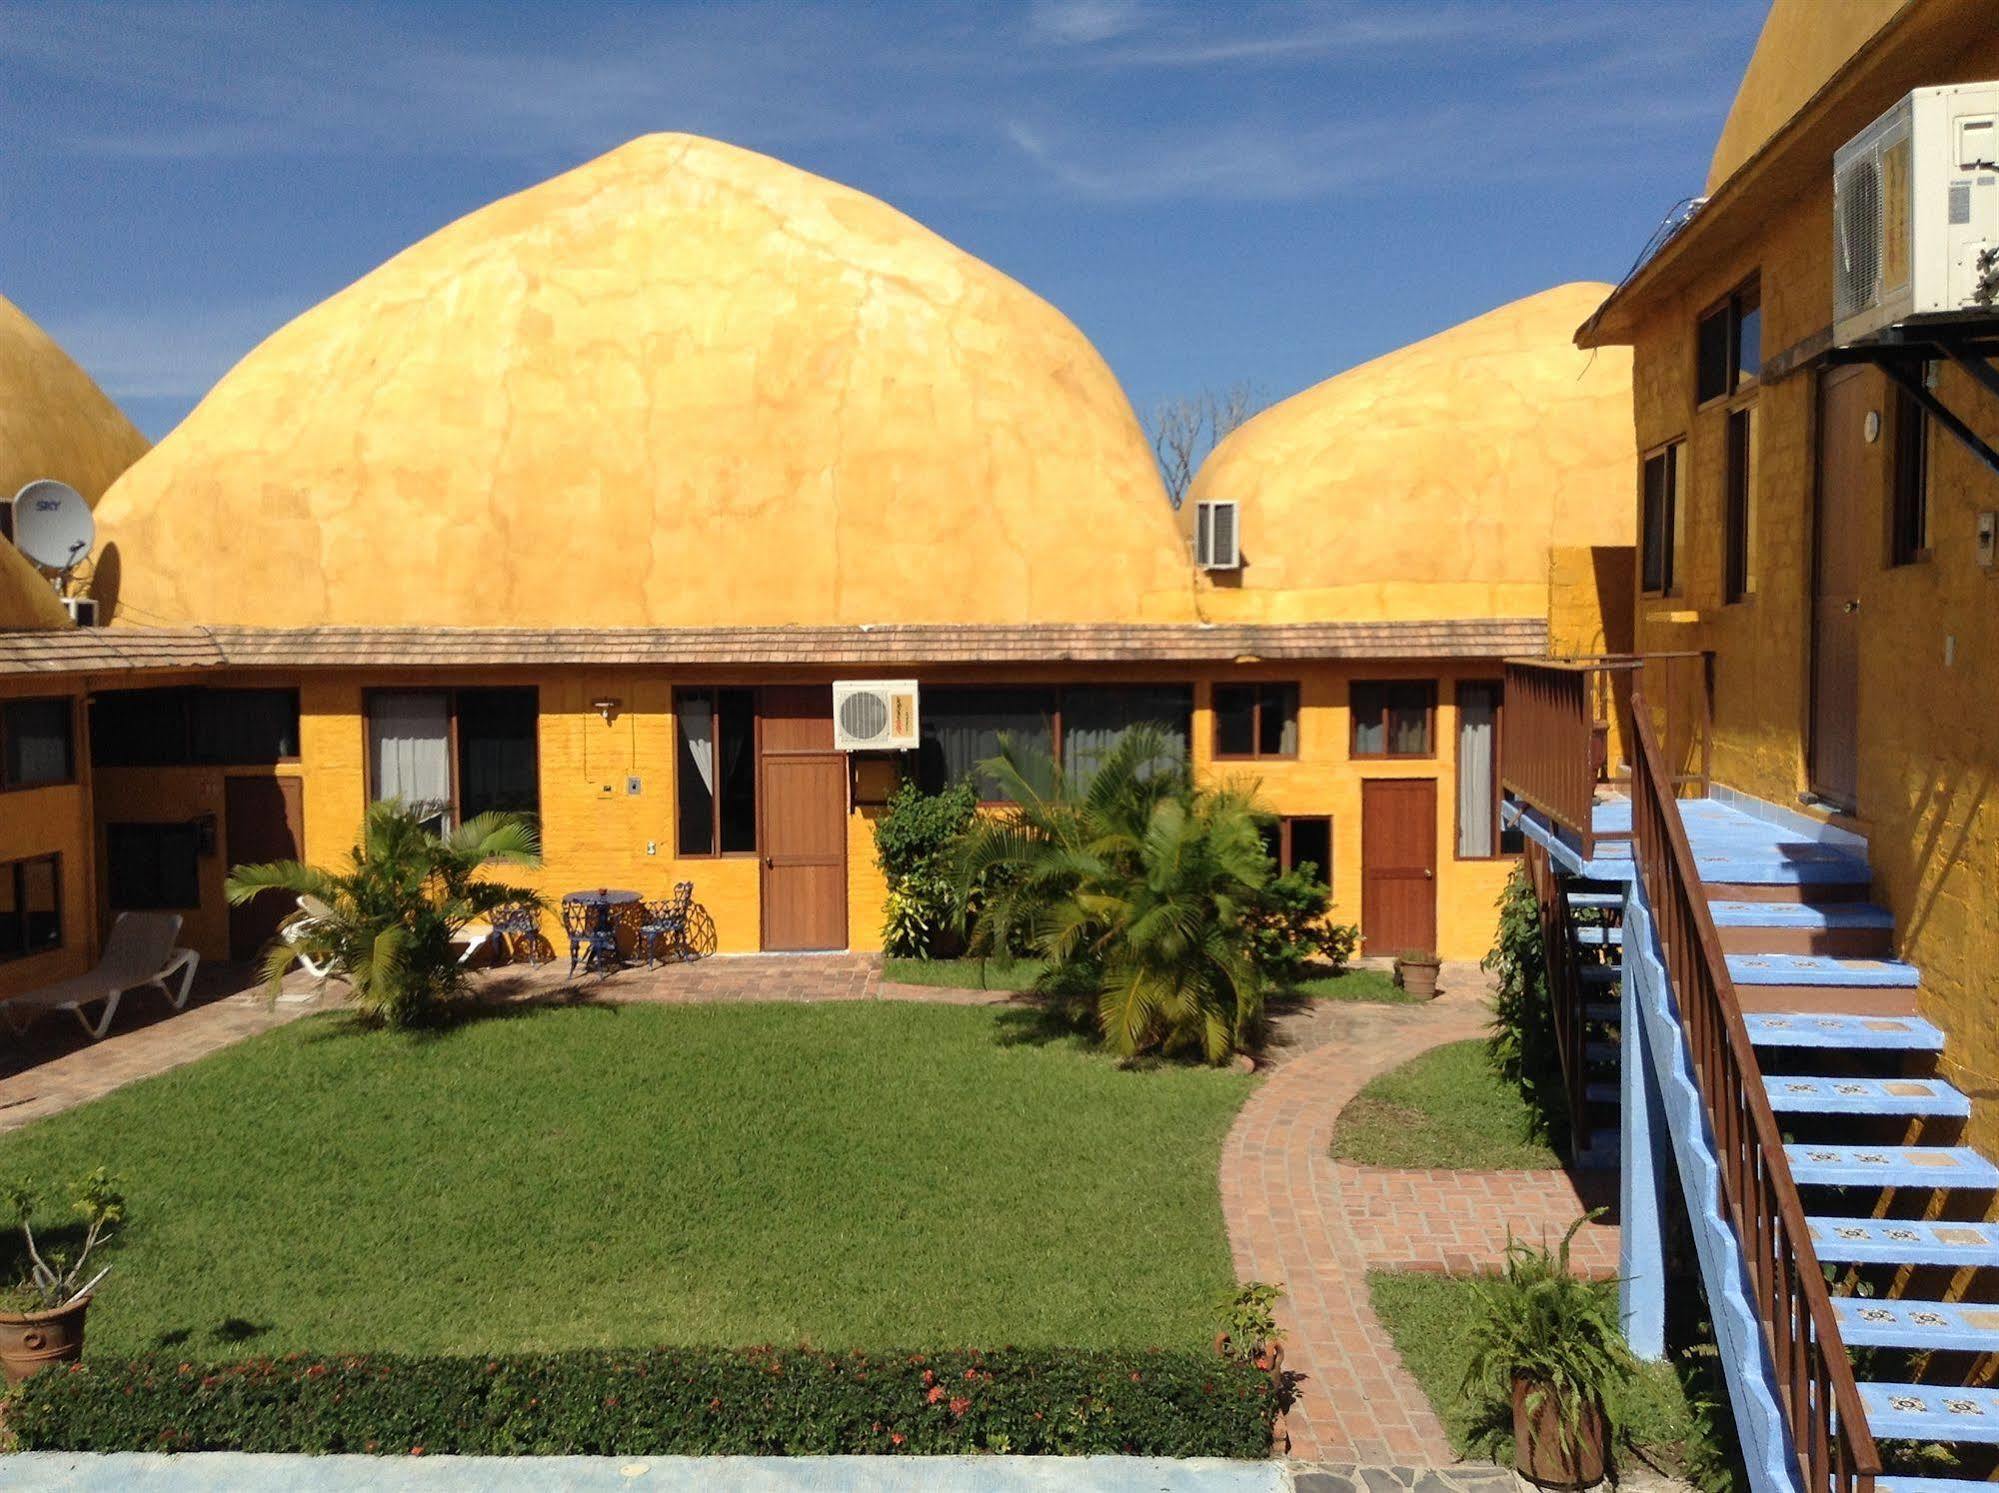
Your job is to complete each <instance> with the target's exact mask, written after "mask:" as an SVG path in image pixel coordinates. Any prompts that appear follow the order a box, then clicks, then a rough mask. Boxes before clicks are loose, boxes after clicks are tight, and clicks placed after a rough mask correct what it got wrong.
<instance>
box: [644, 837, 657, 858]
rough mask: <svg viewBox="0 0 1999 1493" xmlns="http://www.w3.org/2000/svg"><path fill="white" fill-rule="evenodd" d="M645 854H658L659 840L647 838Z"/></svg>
mask: <svg viewBox="0 0 1999 1493" xmlns="http://www.w3.org/2000/svg"><path fill="white" fill-rule="evenodd" d="M646 854H647V855H658V854H659V841H657V840H648V841H646Z"/></svg>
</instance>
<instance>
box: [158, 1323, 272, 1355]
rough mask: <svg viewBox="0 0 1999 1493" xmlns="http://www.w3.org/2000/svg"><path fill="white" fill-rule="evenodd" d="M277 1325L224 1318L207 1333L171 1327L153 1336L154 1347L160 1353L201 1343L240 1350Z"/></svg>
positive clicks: (188, 1328) (190, 1328)
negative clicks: (168, 1349)
mask: <svg viewBox="0 0 1999 1493" xmlns="http://www.w3.org/2000/svg"><path fill="white" fill-rule="evenodd" d="M276 1325H277V1324H276V1323H275V1322H252V1321H251V1320H250V1319H249V1318H248V1317H224V1318H223V1319H222V1320H221V1321H220V1322H217V1323H216V1324H215V1325H214V1326H213V1327H211V1328H209V1329H208V1331H206V1332H196V1331H195V1329H194V1328H192V1327H169V1328H168V1329H167V1330H166V1331H164V1332H159V1333H155V1334H154V1335H153V1343H152V1346H153V1348H154V1350H155V1351H158V1350H161V1349H166V1348H185V1347H186V1346H187V1345H188V1344H190V1343H195V1342H200V1343H212V1344H216V1345H218V1346H221V1347H225V1348H238V1347H241V1346H242V1345H243V1344H244V1343H254V1342H255V1341H256V1340H257V1339H258V1338H260V1337H262V1336H264V1334H265V1333H267V1332H269V1331H271V1329H272V1328H273V1327H275V1326H276Z"/></svg>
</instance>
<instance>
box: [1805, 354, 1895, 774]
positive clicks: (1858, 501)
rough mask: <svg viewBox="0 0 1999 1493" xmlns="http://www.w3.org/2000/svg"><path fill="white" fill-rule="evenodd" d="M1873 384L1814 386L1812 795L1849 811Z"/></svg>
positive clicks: (1837, 376) (1855, 765)
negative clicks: (1815, 497) (1816, 401)
mask: <svg viewBox="0 0 1999 1493" xmlns="http://www.w3.org/2000/svg"><path fill="white" fill-rule="evenodd" d="M1879 405H1880V399H1879V383H1878V381H1877V380H1876V379H1875V378H1874V377H1872V376H1871V375H1869V373H1868V372H1867V370H1866V369H1864V368H1841V369H1837V370H1835V371H1833V372H1831V373H1828V374H1827V375H1826V376H1825V379H1824V381H1823V382H1822V383H1821V384H1820V385H1819V431H1818V448H1819V449H1818V504H1817V514H1816V519H1815V522H1814V525H1813V528H1814V546H1813V548H1814V552H1815V555H1816V560H1815V563H1814V565H1813V569H1812V657H1811V691H1812V718H1811V719H1812V727H1811V733H1812V734H1811V779H1812V790H1813V792H1815V793H1817V794H1818V795H1819V797H1821V798H1824V799H1827V800H1829V801H1831V802H1832V803H1835V804H1837V805H1839V806H1840V807H1842V808H1847V809H1851V808H1853V807H1855V799H1856V795H1857V792H1858V789H1859V783H1860V729H1859V721H1860V578H1861V575H1862V573H1863V572H1864V570H1865V568H1866V564H1867V544H1866V541H1865V537H1864V536H1865V533H1866V525H1865V523H1864V520H1863V515H1864V514H1865V513H1866V512H1867V511H1868V503H1869V498H1870V496H1871V495H1872V492H1873V489H1874V488H1875V487H1877V486H1878V484H1879V477H1880V471H1881V459H1880V454H1879V449H1878V448H1870V447H1869V446H1868V443H1867V416H1868V414H1869V412H1870V411H1872V410H1875V409H1878V408H1879Z"/></svg>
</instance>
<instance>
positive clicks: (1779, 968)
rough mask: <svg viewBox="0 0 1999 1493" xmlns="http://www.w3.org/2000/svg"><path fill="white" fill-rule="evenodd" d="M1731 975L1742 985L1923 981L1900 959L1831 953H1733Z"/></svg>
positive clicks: (1890, 985) (1901, 986) (1892, 985)
mask: <svg viewBox="0 0 1999 1493" xmlns="http://www.w3.org/2000/svg"><path fill="white" fill-rule="evenodd" d="M1727 958H1728V976H1729V978H1730V979H1732V980H1733V981H1735V983H1736V984H1738V985H1839V986H1855V987H1865V988H1885V989H1898V990H1907V989H1913V988H1914V987H1915V986H1917V985H1919V984H1921V983H1922V976H1921V974H1920V973H1919V972H1918V971H1917V969H1916V967H1915V966H1914V965H1913V964H1905V963H1903V962H1902V961H1901V960H1899V959H1836V958H1834V957H1832V956H1831V955H1829V954H1730V955H1728V956H1727Z"/></svg>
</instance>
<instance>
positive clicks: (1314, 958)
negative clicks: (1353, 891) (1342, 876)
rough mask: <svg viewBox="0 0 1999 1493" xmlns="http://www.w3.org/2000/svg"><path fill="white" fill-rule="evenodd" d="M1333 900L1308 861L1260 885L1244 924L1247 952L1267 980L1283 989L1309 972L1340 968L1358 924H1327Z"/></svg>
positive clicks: (1351, 953) (1351, 949) (1355, 945)
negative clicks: (1327, 913) (1248, 942)
mask: <svg viewBox="0 0 1999 1493" xmlns="http://www.w3.org/2000/svg"><path fill="white" fill-rule="evenodd" d="M1332 905H1333V891H1332V888H1331V887H1329V886H1327V885H1326V883H1325V882H1324V881H1322V880H1321V879H1320V877H1319V868H1318V867H1317V866H1315V865H1313V864H1312V862H1310V861H1301V862H1299V863H1298V864H1297V865H1296V866H1293V867H1292V868H1291V869H1290V870H1289V871H1286V872H1285V873H1284V874H1283V875H1282V876H1273V877H1271V878H1270V880H1269V881H1267V882H1265V883H1264V884H1263V888H1262V890H1261V891H1260V892H1258V893H1257V895H1256V897H1255V899H1254V900H1253V901H1252V902H1251V903H1250V904H1249V906H1248V907H1247V908H1246V909H1245V910H1244V913H1243V926H1244V927H1245V928H1246V929H1247V930H1248V932H1249V939H1250V957H1251V958H1253V959H1254V960H1255V961H1256V963H1257V966H1258V967H1259V968H1260V969H1261V970H1262V971H1263V974H1264V977H1265V978H1266V979H1267V980H1269V981H1270V982H1271V984H1273V985H1274V986H1276V987H1277V988H1279V989H1288V988H1289V987H1290V986H1293V985H1296V984H1297V983H1298V982H1299V981H1300V980H1302V979H1304V978H1305V977H1306V975H1307V974H1308V973H1311V974H1319V975H1337V974H1341V973H1343V972H1344V971H1345V969H1346V967H1347V964H1348V963H1349V962H1350V961H1351V960H1352V959H1353V956H1354V950H1355V949H1357V948H1359V947H1360V929H1358V928H1355V927H1353V926H1352V925H1350V924H1346V923H1328V922H1327V921H1326V912H1327V910H1328V909H1329V908H1331V906H1332Z"/></svg>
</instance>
